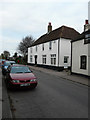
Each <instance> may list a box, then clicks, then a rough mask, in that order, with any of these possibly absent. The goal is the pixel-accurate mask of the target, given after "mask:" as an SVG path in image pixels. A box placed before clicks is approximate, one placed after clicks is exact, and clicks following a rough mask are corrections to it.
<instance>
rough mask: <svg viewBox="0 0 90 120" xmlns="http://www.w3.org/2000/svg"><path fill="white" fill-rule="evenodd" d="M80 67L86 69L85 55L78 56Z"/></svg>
mask: <svg viewBox="0 0 90 120" xmlns="http://www.w3.org/2000/svg"><path fill="white" fill-rule="evenodd" d="M80 65H81V66H80V69H86V65H87V56H85V55H83V56H80Z"/></svg>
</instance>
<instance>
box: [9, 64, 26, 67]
mask: <svg viewBox="0 0 90 120" xmlns="http://www.w3.org/2000/svg"><path fill="white" fill-rule="evenodd" d="M11 66H12V67H13V66H15V67H28V66H27V65H22V64H13V65H11Z"/></svg>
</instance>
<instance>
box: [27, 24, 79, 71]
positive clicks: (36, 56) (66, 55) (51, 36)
mask: <svg viewBox="0 0 90 120" xmlns="http://www.w3.org/2000/svg"><path fill="white" fill-rule="evenodd" d="M78 35H79V33H78V32H77V31H76V30H75V29H73V28H70V27H67V26H62V27H59V28H57V29H55V30H53V31H52V26H51V23H49V25H48V32H47V33H46V34H44V35H42V36H41V37H40V38H39V39H37V40H36V41H35V42H34V44H33V45H32V46H31V47H29V48H28V64H32V65H35V64H36V65H38V66H43V67H48V68H53V69H58V70H63V69H64V68H68V67H70V66H71V40H73V39H75V37H76V36H78Z"/></svg>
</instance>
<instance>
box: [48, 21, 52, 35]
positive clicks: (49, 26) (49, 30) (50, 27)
mask: <svg viewBox="0 0 90 120" xmlns="http://www.w3.org/2000/svg"><path fill="white" fill-rule="evenodd" d="M51 31H52V25H51V22H49V24H48V33H50V32H51Z"/></svg>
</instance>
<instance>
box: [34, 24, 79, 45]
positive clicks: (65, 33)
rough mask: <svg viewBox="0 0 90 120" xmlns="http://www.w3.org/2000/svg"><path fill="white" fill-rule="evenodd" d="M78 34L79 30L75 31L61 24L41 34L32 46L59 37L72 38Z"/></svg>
mask: <svg viewBox="0 0 90 120" xmlns="http://www.w3.org/2000/svg"><path fill="white" fill-rule="evenodd" d="M78 35H80V33H79V32H77V31H76V30H75V29H73V28H70V27H67V26H61V27H59V28H57V29H55V30H53V31H51V32H50V33H46V34H44V35H42V36H41V37H40V38H39V39H37V40H36V41H35V42H34V43H33V44H32V46H35V45H38V44H41V43H45V42H49V41H52V40H56V39H59V38H65V39H71V40H74V39H75V38H76V37H77V36H78Z"/></svg>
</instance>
